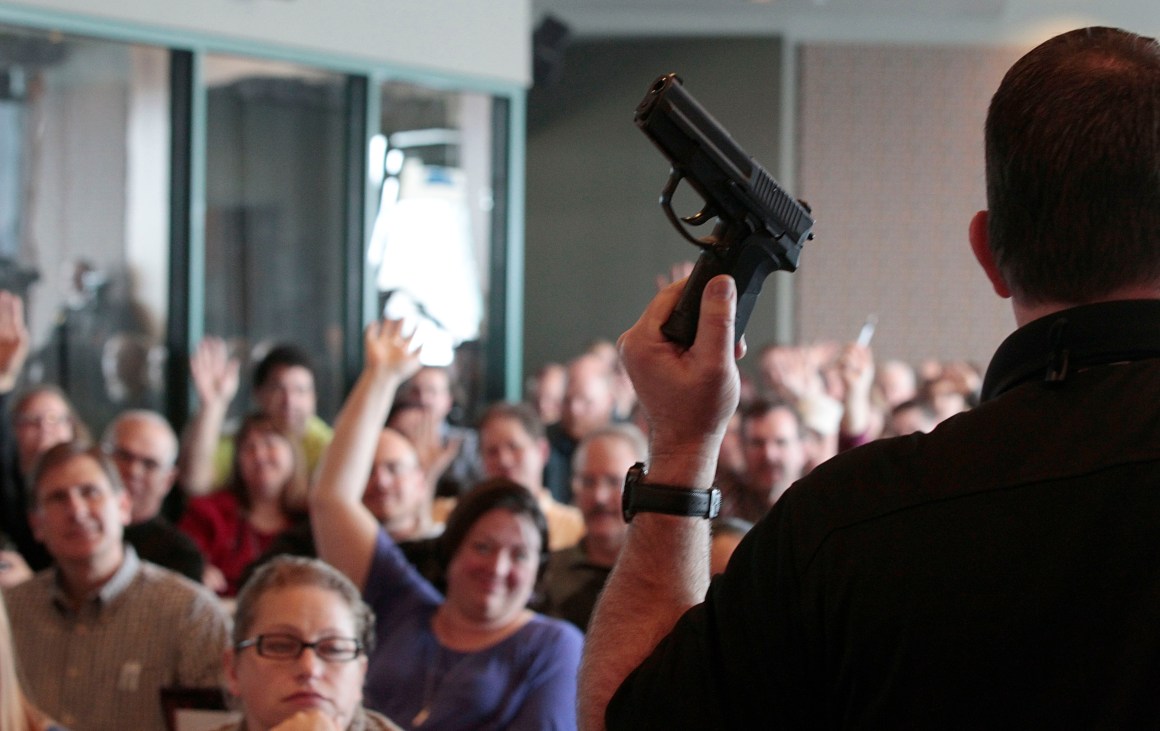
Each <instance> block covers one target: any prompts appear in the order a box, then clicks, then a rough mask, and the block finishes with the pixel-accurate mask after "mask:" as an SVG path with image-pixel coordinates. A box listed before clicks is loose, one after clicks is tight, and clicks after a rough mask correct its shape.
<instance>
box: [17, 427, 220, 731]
mask: <svg viewBox="0 0 1160 731" xmlns="http://www.w3.org/2000/svg"><path fill="white" fill-rule="evenodd" d="M32 482H33V485H34V488H33V490H32V491H31V492H30V498H31V510H32V512H31V520H32V526H33V529H34V530H35V531H36V535H37V537H38V538H40V539H41V540H42V541H43V542H44V544H45V546H47V547H48V550H49V553H51V554H52V558H53V560H54V563H55V566H54V568H51V569H46V570H44V571H42V572H40V573H38V574H37V575H36V576H34V577H33V578H32V579H29V580H28V581H26V582H24V583H22V584H20V585H18V586H16V587H14V588H12V589H8V590H6V592H5V595H4V596H5V600H6V601H7V603H8V609H9V613H10V615H11V619H12V629H13V636H14V637H15V639H16V650H17V654H18V656H20V657H23V658H26V660H25V664H24V667H23V675H24V679H25V680H26V681H27V686H26V690H27V691H28V694H29V698H30V700H31V701H32V702H33V703H35V704H36V705H37V706H38V707H40V708H42V709H44V710H45V711H46V712H47V713H50V714H51V715H52V716H54V717H55V718H57V719H59V720H60V722H61V723H63V724H64V725H66V726H68V727H69V728H71V729H74V731H125V729H133V731H164V729H165V718H164V714H163V711H162V707H161V694H160V690H161V688H163V687H169V686H184V687H211V686H217V685H219V684H220V676H219V673H220V670H221V663H220V661H219V660H218V659H217V658H220V653H221V652H222V651H224V650H225V648H226V644H227V638H228V626H229V619H228V618H227V617H226V615H225V612H224V611H223V610H222V607H221V606H220V604H219V602H218V600H217V598H216V597H214V596H213V594H212V593H211V592H209V591H208V590H206V589H205V588H204V587H201V586H199V585H197V584H195V583H193V582H192V581H189V580H188V579H186V578H184V577H182V576H179V575H178V574H175V573H173V572H172V571H169V570H167V569H163V568H161V567H159V566H154V565H153V564H150V563H147V562H144V561H141V560H140V559H139V558H138V557H137V552H136V551H135V550H134V549H133V547H132V546H128V545H126V544H125V543H124V542H123V540H122V529H123V527H124V525H125V523H127V522H128V520H129V496H128V495H126V494H125V491H124V488H123V487H122V486H121V481H120V479H119V477H118V475H117V470H116V468H115V467H114V466H113V465H112V464H110V463H109V461H108V459H107V458H106V457H105V455H104V454H103V453H102V452H101V451H100V450H99V449H96V448H92V447H86V446H85V445H83V444H80V443H77V442H65V443H64V444H58V445H56V446H55V447H52V448H51V449H49V450H48V451H47V452H45V453H44V456H43V457H41V459H40V461H39V462H38V466H37V468H36V472H35V473H34V474H33V476H32ZM27 658H35V660H34V661H30V660H27Z"/></svg>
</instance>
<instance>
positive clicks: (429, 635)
mask: <svg viewBox="0 0 1160 731" xmlns="http://www.w3.org/2000/svg"><path fill="white" fill-rule="evenodd" d="M364 346H365V353H366V355H365V366H364V368H363V372H362V374H361V375H360V376H359V379H358V381H357V382H356V383H355V387H354V389H353V390H352V391H351V394H350V396H349V397H348V399H347V401H346V403H345V404H344V405H343V408H342V411H341V412H340V413H339V415H338V419H337V420H336V421H335V431H334V441H332V442H331V445H330V449H329V450H328V451H327V453H326V456H325V457H324V458H323V462H322V466H321V472H320V473H319V477H318V480H317V481H316V483H315V486H314V489H313V491H312V493H311V500H310V509H311V523H312V525H313V528H314V536H315V542H316V544H317V547H318V553H319V556H320V557H321V558H323V559H324V560H326V561H327V562H328V563H330V564H332V565H333V566H335V567H336V568H338V569H339V570H340V571H342V572H343V573H344V574H346V575H347V576H348V577H349V578H350V579H351V580H352V581H353V582H354V583H355V585H356V586H358V587H360V588H361V589H362V591H363V596H364V599H365V600H366V602H367V604H369V605H370V606H371V608H372V610H373V611H374V613H375V621H376V649H375V651H374V652H373V653H372V654H371V656H370V658H369V661H368V665H369V667H368V672H367V683H366V697H367V705H368V707H371V708H374V709H376V710H379V711H382V712H383V713H386V714H387V715H388V716H390V717H391V718H393V719H394V720H395V721H396V722H397V723H399V724H402V725H403V726H404V727H406V728H409V729H424V730H426V729H438V730H439V731H452V730H455V731H458V730H462V731H488V730H491V729H494V730H496V731H498V730H500V729H504V730H507V731H524V730H527V731H544V730H551V729H564V730H569V729H575V728H576V708H575V704H576V671H577V668H578V666H579V661H580V650H581V646H582V644H583V637H582V635H581V634H580V632H579V630H577V629H576V628H575V627H573V626H572V625H571V624H568V623H567V622H563V621H560V620H556V619H551V618H548V617H545V616H543V615H541V614H536V613H535V612H532V611H531V610H529V609H528V600H529V598H530V597H531V594H532V589H533V587H534V585H535V582H536V579H537V577H538V575H539V574H540V572H541V569H542V567H543V566H544V563H545V559H546V557H547V552H548V549H547V546H548V540H547V539H548V536H547V523H546V521H545V520H544V515H543V513H542V512H540V509H539V506H538V505H537V504H536V500H535V498H533V497H532V496H531V493H529V492H528V490H527V489H525V488H524V487H522V486H520V485H518V484H516V483H514V482H511V481H509V480H492V481H489V482H485V483H483V484H481V485H479V486H477V487H476V488H475V489H473V490H471V491H470V492H468V493H466V494H465V495H464V496H463V497H462V498H460V501H459V504H458V505H457V506H456V508H455V510H454V511H452V513H451V515H450V517H449V518H448V520H447V527H446V529H445V530H444V532H443V535H442V536H441V537H440V539H439V541H440V544H439V553H440V560H441V563H442V564H443V566H444V568H445V575H446V584H447V591H446V595H443V594H440V593H439V592H438V591H437V590H436V589H435V588H434V587H433V586H431V584H430V583H428V582H427V581H426V580H424V579H423V578H422V577H421V576H420V575H419V574H418V573H417V572H416V571H415V570H414V568H412V567H411V565H410V564H409V563H408V562H407V560H406V558H405V557H404V556H403V554H402V552H401V551H400V550H399V548H398V546H396V545H395V543H394V542H393V541H392V540H391V538H390V536H389V534H388V533H387V532H386V530H385V529H384V528H383V527H382V526H381V525H379V524H378V522H377V521H376V520H375V518H374V516H373V515H372V514H371V512H370V511H369V510H368V509H367V508H366V507H365V506H364V505H363V504H362V500H361V497H362V492H363V486H364V485H365V484H366V480H367V475H368V474H370V471H371V467H372V462H373V460H374V452H375V445H376V443H377V441H378V438H379V434H380V432H381V430H382V424H383V422H384V420H385V418H386V415H387V411H388V410H389V408H390V405H391V401H392V400H393V398H394V395H395V391H396V389H397V388H398V386H399V384H400V383H402V382H403V381H404V380H405V379H406V378H407V377H408V376H410V375H411V374H412V373H414V372H415V370H417V369H418V367H419V362H418V356H417V354H416V353H414V352H413V349H412V344H411V338H410V337H409V336H405V335H403V333H402V332H401V325H400V323H399V322H396V321H385V322H382V323H374V324H372V325H371V326H370V327H368V328H367V331H366V335H365V338H364Z"/></svg>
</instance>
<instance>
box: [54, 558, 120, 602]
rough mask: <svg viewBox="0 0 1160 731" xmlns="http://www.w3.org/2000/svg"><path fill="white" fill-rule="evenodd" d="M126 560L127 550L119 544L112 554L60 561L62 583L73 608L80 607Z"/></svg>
mask: <svg viewBox="0 0 1160 731" xmlns="http://www.w3.org/2000/svg"><path fill="white" fill-rule="evenodd" d="M124 560H125V550H124V548H123V547H121V546H118V547H117V548H116V549H115V550H112V551H110V555H108V556H104V557H93V558H92V559H91V560H88V561H71V562H70V561H59V562H57V567H58V568H59V570H60V579H61V584H62V586H63V588H64V593H65V596H67V597H68V601H69V604H70V605H71V606H72V608H73V609H79V608H80V607H81V606H82V605H83V604H84V602H85V600H87V599H88V598H89V597H91V596H92V595H93V594H95V593H96V592H98V591H100V590H101V587H103V586H104V585H105V584H107V583H108V582H109V580H110V579H112V578H113V575H114V574H116V573H117V570H118V569H120V568H121V564H122V563H123V562H124Z"/></svg>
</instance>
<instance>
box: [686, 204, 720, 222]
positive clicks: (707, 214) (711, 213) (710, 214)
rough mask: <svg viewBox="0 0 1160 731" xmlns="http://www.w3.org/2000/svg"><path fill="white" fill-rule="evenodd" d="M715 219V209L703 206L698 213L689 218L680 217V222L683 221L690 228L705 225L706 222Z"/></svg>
mask: <svg viewBox="0 0 1160 731" xmlns="http://www.w3.org/2000/svg"><path fill="white" fill-rule="evenodd" d="M716 217H717V209H716V208H714V207H713V206H711V205H709V206H705V207H704V208H703V209H701V210H700V211H699V212H697V213H694V214H693V215H691V216H681V220H682V221H684V222H685V223H687V224H689V225H690V226H700V225H701V224H703V223H705V222H706V221H709V220H712V219H714V218H716Z"/></svg>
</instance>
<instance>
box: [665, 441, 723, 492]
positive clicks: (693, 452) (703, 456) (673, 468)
mask: <svg viewBox="0 0 1160 731" xmlns="http://www.w3.org/2000/svg"><path fill="white" fill-rule="evenodd" d="M720 449H721V444H720V439H715V440H714V439H712V438H708V439H705V440H704V441H702V442H700V443H699V444H694V445H683V446H676V445H672V444H671V443H663V442H661V443H657V442H654V443H653V444H650V445H649V456H648V480H647V481H648V482H656V483H662V484H666V485H686V486H688V487H691V488H698V489H705V490H707V489H709V488H710V487H712V486H713V480H714V479H715V477H716V473H717V457H718V454H719V453H720Z"/></svg>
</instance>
